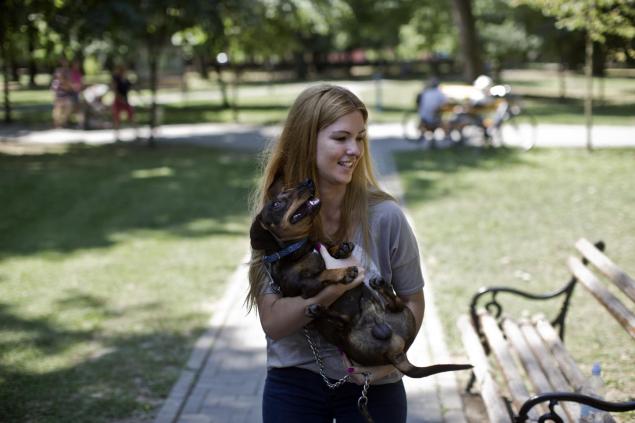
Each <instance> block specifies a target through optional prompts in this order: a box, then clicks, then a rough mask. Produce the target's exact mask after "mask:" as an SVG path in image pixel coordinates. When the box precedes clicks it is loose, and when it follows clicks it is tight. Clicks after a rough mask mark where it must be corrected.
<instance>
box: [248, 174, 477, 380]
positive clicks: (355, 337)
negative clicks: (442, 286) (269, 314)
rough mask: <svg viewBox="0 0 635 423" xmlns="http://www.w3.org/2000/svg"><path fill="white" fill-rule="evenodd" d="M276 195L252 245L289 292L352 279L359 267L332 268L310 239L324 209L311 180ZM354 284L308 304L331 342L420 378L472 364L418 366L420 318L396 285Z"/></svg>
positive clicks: (369, 362) (363, 360)
mask: <svg viewBox="0 0 635 423" xmlns="http://www.w3.org/2000/svg"><path fill="white" fill-rule="evenodd" d="M270 194H271V198H272V200H271V201H270V202H269V203H268V204H266V205H265V207H264V208H263V210H262V211H261V212H260V213H259V214H258V215H257V216H256V218H255V219H254V222H253V224H252V226H251V230H250V238H251V246H252V248H253V249H254V250H263V251H264V254H265V257H264V261H265V265H267V266H269V270H270V273H271V277H272V278H273V280H274V282H275V283H276V284H277V285H278V286H279V287H280V291H281V293H282V295H283V296H287V297H293V296H298V295H299V296H302V297H303V298H310V297H313V296H315V295H316V294H317V293H318V292H320V291H321V290H322V289H323V288H324V287H325V286H326V285H328V284H333V283H350V282H352V281H353V280H354V279H355V278H356V277H357V275H358V270H357V267H354V266H353V267H348V268H342V269H326V266H325V264H324V260H323V259H322V256H321V255H320V254H319V253H318V252H317V251H315V248H314V247H315V240H311V239H309V234H310V231H311V225H312V223H313V220H314V218H315V217H316V216H317V214H318V211H319V209H320V200H319V199H317V198H316V197H315V196H314V195H315V187H314V184H313V182H312V181H311V180H307V181H305V182H303V183H301V184H299V185H298V186H296V187H294V188H291V189H286V190H283V189H281V188H280V187H274V188H272V189H271V190H270ZM353 248H354V246H353V244H352V243H343V244H342V245H339V246H333V247H331V248H329V253H331V255H332V256H334V257H336V258H344V257H347V256H349V255H350V254H351V252H352V251H353ZM369 284H370V286H371V287H370V288H369V287H368V286H366V285H365V284H360V285H359V286H357V287H355V288H353V289H351V290H348V291H347V292H346V293H345V294H343V295H342V296H341V297H340V298H338V299H337V300H336V301H335V302H334V303H333V304H332V305H331V306H330V307H329V308H328V309H327V308H324V307H322V306H321V305H319V304H313V305H311V306H309V307H308V309H307V311H306V313H307V315H308V316H310V317H313V318H314V320H313V322H312V325H314V327H315V328H316V329H317V330H318V332H320V334H321V335H322V336H324V338H326V339H327V340H328V341H329V342H330V343H332V344H334V345H336V346H337V347H339V348H340V349H341V350H343V351H344V352H345V353H346V355H347V356H348V357H349V358H350V359H351V360H353V361H355V362H357V363H359V364H361V365H363V366H378V365H383V364H392V365H393V366H395V367H396V368H397V369H399V371H401V372H402V373H403V374H405V375H407V376H410V377H414V378H420V377H425V376H429V375H433V374H435V373H440V372H446V371H452V370H465V369H470V368H471V367H472V366H471V365H467V364H440V365H434V366H427V367H417V366H414V365H413V364H411V363H410V362H409V361H408V358H407V357H406V351H407V350H408V348H409V347H410V345H411V344H412V342H413V341H414V338H415V335H416V323H415V319H414V316H413V314H412V312H411V311H410V309H408V307H405V306H404V304H403V302H402V301H401V300H400V299H399V297H397V296H396V295H395V293H394V291H393V289H392V286H390V284H388V283H387V282H386V281H384V280H382V279H374V280H371V281H370V283H369Z"/></svg>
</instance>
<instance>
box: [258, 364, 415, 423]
mask: <svg viewBox="0 0 635 423" xmlns="http://www.w3.org/2000/svg"><path fill="white" fill-rule="evenodd" d="M331 382H334V381H331ZM361 393H362V387H361V386H359V385H356V384H354V383H345V384H343V385H342V386H340V387H338V388H335V389H329V388H328V387H327V386H326V384H325V383H324V380H322V377H321V376H320V375H319V374H317V373H314V372H312V371H310V370H305V369H300V368H297V367H287V368H280V369H270V370H269V371H268V372H267V379H266V381H265V390H264V394H263V399H262V420H263V422H264V423H287V422H301V423H332V422H333V419H335V420H336V422H337V423H353V422H354V423H365V421H366V420H365V419H364V418H363V417H362V415H361V414H360V413H359V410H358V409H357V400H358V398H359V397H360V396H361ZM368 411H369V413H370V415H371V416H372V418H373V419H374V420H375V422H376V423H405V422H406V415H407V403H406V390H405V389H404V386H403V382H401V381H399V382H395V383H389V384H386V385H371V386H370V388H369V389H368Z"/></svg>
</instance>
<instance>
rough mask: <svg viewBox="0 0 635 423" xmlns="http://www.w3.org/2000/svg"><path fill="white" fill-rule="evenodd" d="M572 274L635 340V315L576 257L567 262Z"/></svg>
mask: <svg viewBox="0 0 635 423" xmlns="http://www.w3.org/2000/svg"><path fill="white" fill-rule="evenodd" d="M567 264H568V266H569V269H570V270H571V273H573V274H574V275H575V277H576V278H577V279H578V280H579V281H580V282H581V283H582V285H584V287H586V288H587V289H588V290H589V291H590V292H591V294H593V296H594V297H595V298H596V299H597V300H598V301H599V302H601V303H602V305H603V306H604V307H606V309H607V310H608V311H609V312H610V313H611V314H612V315H613V317H615V319H617V321H618V322H619V323H620V324H621V325H622V326H623V327H624V329H626V331H627V332H628V334H629V335H631V336H632V337H633V338H635V314H633V313H632V312H631V311H630V310H629V309H628V308H626V306H625V305H624V304H623V303H622V302H621V301H620V300H619V299H618V298H617V297H616V296H615V295H613V294H612V293H611V292H610V291H609V290H608V289H606V287H605V286H604V285H603V284H602V283H601V282H600V281H599V280H598V279H597V278H596V277H595V275H594V274H593V273H591V271H590V270H589V269H588V268H587V267H586V266H585V265H584V264H583V263H582V261H580V259H578V258H576V257H569V260H568V261H567Z"/></svg>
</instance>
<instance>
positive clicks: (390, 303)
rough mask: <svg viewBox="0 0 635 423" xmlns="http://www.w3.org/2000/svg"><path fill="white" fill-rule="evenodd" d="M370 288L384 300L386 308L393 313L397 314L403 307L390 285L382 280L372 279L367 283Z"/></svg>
mask: <svg viewBox="0 0 635 423" xmlns="http://www.w3.org/2000/svg"><path fill="white" fill-rule="evenodd" d="M368 283H369V285H370V286H371V288H373V289H374V290H375V291H377V292H379V293H380V294H381V296H382V297H383V298H384V299H385V300H386V308H387V309H388V310H389V311H391V312H393V313H399V312H400V311H402V310H403V309H404V307H405V304H404V302H403V301H402V300H401V298H399V297H398V296H397V295H396V294H395V291H394V290H393V288H392V285H391V284H389V283H388V282H386V281H385V280H384V279H382V278H373V279H371V280H370V281H369V282H368Z"/></svg>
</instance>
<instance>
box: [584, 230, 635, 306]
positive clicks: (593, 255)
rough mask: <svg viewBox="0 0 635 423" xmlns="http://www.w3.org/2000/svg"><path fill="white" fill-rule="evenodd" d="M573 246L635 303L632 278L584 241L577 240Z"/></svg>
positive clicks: (634, 288) (634, 282)
mask: <svg viewBox="0 0 635 423" xmlns="http://www.w3.org/2000/svg"><path fill="white" fill-rule="evenodd" d="M575 246H576V248H577V249H578V251H580V253H582V255H583V256H584V257H586V258H587V259H588V260H589V261H590V262H591V263H593V264H594V265H595V267H597V268H598V269H600V271H601V272H602V273H604V274H605V275H606V276H607V277H608V278H609V279H611V281H612V282H613V283H614V284H615V285H616V286H617V287H618V288H620V289H621V290H622V292H624V294H626V295H627V296H628V297H629V298H630V299H631V300H632V301H634V302H635V280H633V278H631V277H630V276H629V275H628V274H627V273H626V272H624V271H623V270H622V269H620V268H619V267H618V266H617V265H616V264H615V263H613V261H612V260H611V259H610V258H608V257H607V256H606V255H605V254H604V253H603V252H602V251H600V250H598V249H597V248H596V247H595V245H593V244H591V243H590V242H589V241H587V240H586V239H584V238H581V239H579V240H578V242H576V243H575Z"/></svg>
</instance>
